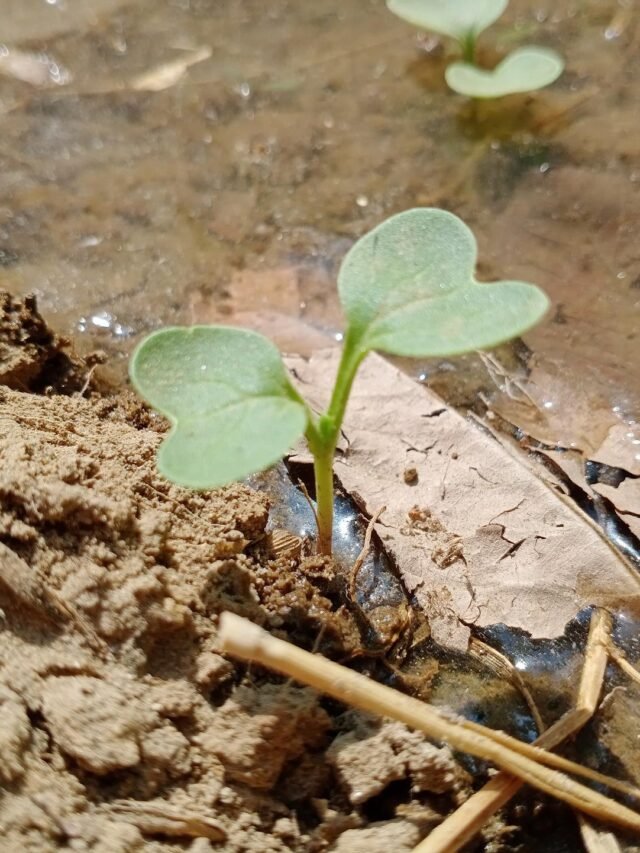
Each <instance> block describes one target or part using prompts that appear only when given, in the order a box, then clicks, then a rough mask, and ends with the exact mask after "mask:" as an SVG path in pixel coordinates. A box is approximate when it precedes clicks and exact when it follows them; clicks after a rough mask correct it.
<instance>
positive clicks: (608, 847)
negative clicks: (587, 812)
mask: <svg viewBox="0 0 640 853" xmlns="http://www.w3.org/2000/svg"><path fill="white" fill-rule="evenodd" d="M578 822H579V824H580V835H581V836H582V843H583V844H584V848H585V850H586V851H587V853H622V848H621V847H620V845H619V844H618V841H617V839H616V837H615V835H613V833H611V832H607V831H606V830H603V829H597V828H596V827H595V826H593V824H592V823H591V822H590V821H588V820H587V819H586V818H584V817H582V815H579V816H578Z"/></svg>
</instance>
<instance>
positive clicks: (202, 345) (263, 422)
mask: <svg viewBox="0 0 640 853" xmlns="http://www.w3.org/2000/svg"><path fill="white" fill-rule="evenodd" d="M130 375H131V381H132V382H133V385H134V386H135V388H136V389H137V391H138V392H139V393H140V394H141V396H142V397H144V399H145V400H147V402H148V403H150V404H151V405H152V406H153V407H154V408H155V409H157V410H158V411H159V412H161V413H162V414H164V415H166V416H167V417H168V418H169V420H170V421H171V423H172V425H173V428H172V430H171V432H170V434H169V436H168V438H166V439H165V441H164V442H163V444H162V447H161V448H160V451H159V453H158V468H159V469H160V471H161V473H162V474H164V475H165V477H167V478H168V479H169V480H172V481H173V482H175V483H179V484H180V485H184V486H190V487H192V488H196V489H209V488H214V487H217V486H223V485H225V484H226V483H230V482H232V481H233V480H239V479H242V478H243V477H246V476H248V475H249V474H252V473H254V472H256V471H260V470H262V469H264V468H267V467H268V466H269V465H271V464H273V463H275V462H277V460H278V459H280V458H281V457H282V456H283V455H284V454H285V453H286V452H287V450H289V449H290V448H291V447H292V445H293V444H294V443H295V442H296V440H297V439H298V438H299V437H300V436H301V435H302V434H303V433H304V431H305V428H306V425H307V417H308V415H307V409H306V407H305V405H304V403H303V402H302V400H301V398H300V397H299V395H298V394H297V392H296V391H295V390H294V389H293V387H292V386H291V384H290V383H289V379H288V377H287V372H286V370H285V367H284V365H283V363H282V359H281V358H280V353H279V352H278V350H277V349H276V347H275V346H274V345H273V344H272V343H271V342H270V341H268V340H267V339H266V338H264V337H262V335H258V334H256V333H255V332H250V331H247V330H245V329H234V328H231V327H227V326H191V327H171V328H167V329H162V330H160V331H158V332H154V333H153V334H151V335H149V337H147V338H146V339H145V340H144V341H143V342H142V343H141V344H140V346H139V347H138V348H137V349H136V351H135V353H134V355H133V357H132V359H131V365H130Z"/></svg>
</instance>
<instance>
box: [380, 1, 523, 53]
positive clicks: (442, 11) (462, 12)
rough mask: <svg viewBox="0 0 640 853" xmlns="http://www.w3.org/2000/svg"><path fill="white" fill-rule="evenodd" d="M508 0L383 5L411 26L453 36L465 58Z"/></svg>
mask: <svg viewBox="0 0 640 853" xmlns="http://www.w3.org/2000/svg"><path fill="white" fill-rule="evenodd" d="M508 3H509V0H387V8H388V9H389V10H390V11H391V12H393V13H394V15H397V16H398V17H399V18H402V19H403V20H404V21H407V22H408V23H410V24H413V26H414V27H420V28H421V29H423V30H429V31H431V32H434V33H438V34H439V35H442V36H449V38H452V39H455V40H456V41H457V42H458V43H459V44H460V48H461V50H462V55H463V57H464V59H465V61H466V62H473V61H474V57H475V51H476V40H477V38H478V36H479V35H480V33H481V32H482V31H483V30H486V29H487V27H489V26H491V24H493V23H494V21H497V20H498V18H499V17H500V16H501V15H502V13H503V12H504V10H505V9H506V8H507V5H508Z"/></svg>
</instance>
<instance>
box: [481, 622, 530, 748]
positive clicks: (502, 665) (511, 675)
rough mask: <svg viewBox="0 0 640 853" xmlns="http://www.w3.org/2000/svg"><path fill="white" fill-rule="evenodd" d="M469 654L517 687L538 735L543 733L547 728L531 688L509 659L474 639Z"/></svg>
mask: <svg viewBox="0 0 640 853" xmlns="http://www.w3.org/2000/svg"><path fill="white" fill-rule="evenodd" d="M469 654H470V655H471V656H472V657H474V658H475V659H476V660H478V661H480V663H482V664H484V665H485V666H487V667H488V668H489V669H492V670H493V671H494V672H495V673H496V675H499V676H500V677H501V678H504V679H505V680H506V681H508V682H509V683H510V684H512V685H513V687H515V689H516V690H517V691H518V692H519V693H520V695H521V696H522V698H523V699H524V701H525V702H526V703H527V707H528V708H529V711H530V713H531V716H532V717H533V721H534V723H535V724H536V728H537V730H538V733H542V732H543V731H544V730H545V728H546V726H545V724H544V721H543V719H542V717H541V716H540V712H539V711H538V706H537V705H536V703H535V702H534V701H533V696H532V695H531V693H530V692H529V688H528V687H527V685H526V684H525V683H524V679H523V678H522V676H521V675H520V673H519V672H518V670H517V669H516V668H515V666H514V665H513V664H512V663H511V661H510V660H509V658H508V657H505V655H503V654H502V653H501V652H499V651H497V650H496V649H494V648H492V647H491V646H489V645H487V644H486V643H483V642H482V641H481V640H476V639H474V638H473V637H472V638H471V641H470V643H469Z"/></svg>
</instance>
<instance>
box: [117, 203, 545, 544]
mask: <svg viewBox="0 0 640 853" xmlns="http://www.w3.org/2000/svg"><path fill="white" fill-rule="evenodd" d="M476 256H477V246H476V241H475V238H474V236H473V234H472V232H471V231H470V230H469V228H468V227H467V226H466V225H465V224H464V222H462V221H461V220H460V219H458V217H456V216H454V215H453V214H451V213H448V212H446V211H443V210H436V209H432V208H416V209H414V210H408V211H405V212H404V213H400V214H398V215H396V216H392V217H391V218H390V219H388V220H387V221H386V222H383V223H382V224H381V225H378V226H377V228H374V229H373V231H371V232H369V233H368V234H366V235H365V236H364V237H362V238H361V239H360V240H359V241H358V242H357V243H356V244H355V245H354V246H353V247H352V248H351V250H350V251H349V252H348V253H347V255H346V257H345V259H344V261H343V263H342V266H341V268H340V272H339V275H338V290H339V294H340V300H341V302H342V306H343V308H344V313H345V316H346V330H345V336H344V346H343V350H342V357H341V359H340V365H339V367H338V373H337V376H336V380H335V385H334V388H333V394H332V396H331V400H330V403H329V406H328V408H327V410H326V411H325V412H323V413H322V414H320V415H317V414H315V413H314V412H312V411H311V409H310V408H309V406H308V405H307V403H306V402H305V401H304V399H303V398H302V397H301V395H300V394H299V392H298V391H297V390H296V388H294V386H293V385H292V384H291V381H290V379H289V376H288V374H287V371H286V369H285V367H284V364H283V362H282V359H281V357H280V354H279V352H278V350H277V349H276V347H275V346H274V345H273V344H272V343H271V342H270V341H268V340H267V339H266V338H264V337H262V336H261V335H258V334H256V333H255V332H250V331H247V330H245V329H235V328H231V327H228V326H192V327H173V328H168V329H162V330H160V331H157V332H154V333H153V334H151V335H149V337H147V338H146V339H145V340H144V341H143V342H142V343H141V344H140V345H139V346H138V348H137V349H136V351H135V353H134V355H133V358H132V360H131V365H130V374H131V380H132V382H133V384H134V386H135V387H136V388H137V390H138V391H139V393H140V394H141V395H142V397H144V398H145V399H146V400H147V401H148V402H149V403H150V404H151V405H152V406H153V407H154V408H155V409H157V410H158V411H159V412H161V413H162V414H164V415H166V416H167V417H168V418H169V420H170V421H171V423H172V429H171V432H170V434H169V436H168V438H166V439H165V441H164V442H163V444H162V446H161V448H160V450H159V452H158V467H159V469H160V471H161V473H162V474H164V476H165V477H167V478H168V479H169V480H172V481H173V482H175V483H179V484H181V485H184V486H190V487H192V488H196V489H211V488H215V487H217V486H222V485H225V484H226V483H229V482H231V481H233V480H239V479H242V478H244V477H246V476H248V475H249V474H252V473H254V472H256V471H260V470H263V469H265V468H268V467H269V466H270V465H272V464H274V463H275V462H277V461H278V460H279V459H280V458H282V456H284V455H285V454H286V453H287V451H288V450H290V448H291V447H292V446H293V444H294V443H295V442H296V441H297V440H298V439H299V438H300V437H301V436H303V435H304V436H305V438H306V442H307V445H308V447H309V450H310V452H311V454H312V455H313V459H314V473H315V485H316V501H317V517H318V540H317V548H318V552H319V553H320V554H331V544H332V529H333V456H334V452H335V448H336V444H337V441H338V437H339V434H340V427H341V425H342V421H343V418H344V414H345V410H346V407H347V401H348V399H349V394H350V391H351V387H352V385H353V381H354V379H355V376H356V373H357V371H358V368H359V366H360V364H361V363H362V360H363V359H364V358H365V356H366V355H367V353H369V352H370V351H372V350H378V351H379V352H385V353H390V354H393V355H399V356H409V357H420V358H423V357H433V356H450V355H456V354H461V353H464V352H469V351H472V350H477V349H484V348H489V347H493V346H495V345H496V344H499V343H502V342H503V341H506V340H508V339H510V338H513V337H515V336H517V335H520V334H522V333H523V332H525V331H526V330H527V329H529V328H530V327H531V326H533V325H534V324H535V323H537V322H538V321H539V320H540V319H541V317H542V316H543V314H544V313H545V311H546V310H547V308H548V305H549V302H548V299H547V297H546V296H545V294H544V293H543V292H542V291H541V290H540V289H539V288H537V287H536V286H534V285H532V284H526V283H524V282H520V281H500V282H497V283H495V284H480V283H479V282H477V281H476V280H475V278H474V268H475V263H476Z"/></svg>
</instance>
